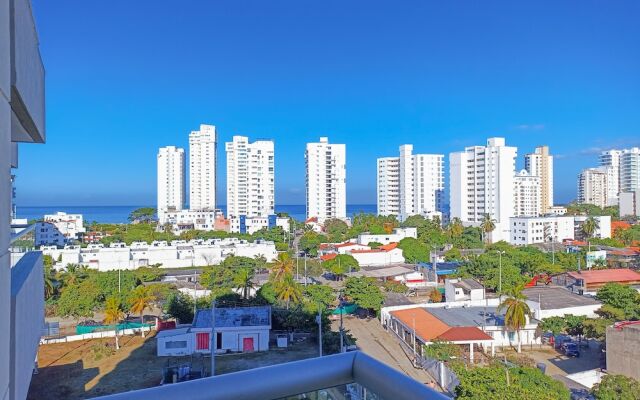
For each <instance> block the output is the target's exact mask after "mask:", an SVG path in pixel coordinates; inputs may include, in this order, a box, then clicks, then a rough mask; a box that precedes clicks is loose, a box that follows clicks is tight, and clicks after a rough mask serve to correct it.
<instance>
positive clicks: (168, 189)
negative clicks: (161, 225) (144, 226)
mask: <svg viewBox="0 0 640 400" xmlns="http://www.w3.org/2000/svg"><path fill="white" fill-rule="evenodd" d="M185 174H186V170H185V154H184V149H181V148H179V147H175V146H167V147H161V148H160V150H158V203H157V212H158V219H159V220H160V221H162V220H163V217H162V216H161V214H163V213H164V212H166V211H180V210H182V209H183V208H184V205H185V203H186V201H185V200H186V198H185V191H186V189H185V185H186V180H185Z"/></svg>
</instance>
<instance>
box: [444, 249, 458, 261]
mask: <svg viewBox="0 0 640 400" xmlns="http://www.w3.org/2000/svg"><path fill="white" fill-rule="evenodd" d="M444 260H445V261H460V260H462V253H461V252H460V250H458V249H456V248H455V247H454V248H452V249H450V250H447V251H446V252H445V253H444Z"/></svg>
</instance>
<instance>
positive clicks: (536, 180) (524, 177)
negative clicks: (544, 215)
mask: <svg viewBox="0 0 640 400" xmlns="http://www.w3.org/2000/svg"><path fill="white" fill-rule="evenodd" d="M540 182H541V181H540V177H538V176H534V175H530V174H529V173H528V172H527V171H526V170H524V169H523V170H522V171H520V172H519V173H518V174H517V175H516V176H515V178H514V180H513V183H514V185H515V186H514V189H513V194H514V197H513V198H514V200H513V202H514V205H515V211H514V214H515V216H516V217H537V216H539V215H540V214H541V210H542V193H541V187H542V186H541V184H540ZM547 209H548V208H547Z"/></svg>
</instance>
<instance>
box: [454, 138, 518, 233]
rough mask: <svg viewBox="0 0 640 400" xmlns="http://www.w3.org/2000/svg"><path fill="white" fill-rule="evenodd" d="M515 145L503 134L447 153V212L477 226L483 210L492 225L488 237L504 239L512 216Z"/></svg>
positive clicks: (513, 207) (465, 222)
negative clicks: (448, 199)
mask: <svg viewBox="0 0 640 400" xmlns="http://www.w3.org/2000/svg"><path fill="white" fill-rule="evenodd" d="M517 150H518V149H517V148H516V147H510V146H506V145H505V140H504V138H497V137H496V138H490V139H488V140H487V145H486V146H472V147H467V148H465V150H464V151H461V152H457V153H451V154H450V155H449V174H450V181H449V185H450V190H449V195H450V207H451V210H450V214H451V218H459V219H460V220H461V221H462V222H463V223H464V224H466V225H474V226H479V225H480V223H481V222H482V220H483V218H484V216H485V214H488V215H489V216H490V217H491V218H492V219H494V220H495V221H496V222H495V225H496V228H495V230H494V231H493V232H491V234H490V235H489V236H490V237H489V238H490V239H491V241H493V242H496V241H500V240H508V238H509V218H511V217H513V216H514V213H515V205H514V198H515V195H514V188H515V184H514V180H515V159H516V155H517Z"/></svg>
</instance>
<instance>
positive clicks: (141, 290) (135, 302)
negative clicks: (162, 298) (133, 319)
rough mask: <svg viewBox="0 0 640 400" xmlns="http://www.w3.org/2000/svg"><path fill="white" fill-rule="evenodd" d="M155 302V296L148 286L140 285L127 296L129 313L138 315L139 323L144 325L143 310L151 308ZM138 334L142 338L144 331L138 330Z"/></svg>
mask: <svg viewBox="0 0 640 400" xmlns="http://www.w3.org/2000/svg"><path fill="white" fill-rule="evenodd" d="M155 300H156V296H155V295H154V294H153V292H152V291H151V288H150V287H149V286H144V285H140V286H138V287H137V288H135V289H134V290H133V291H132V292H131V294H130V296H129V304H130V305H131V308H130V311H131V312H132V313H133V314H140V323H141V324H144V310H145V309H147V308H150V307H151V304H152V303H153V302H154V301H155ZM140 333H141V335H142V337H144V329H142V328H140Z"/></svg>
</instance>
